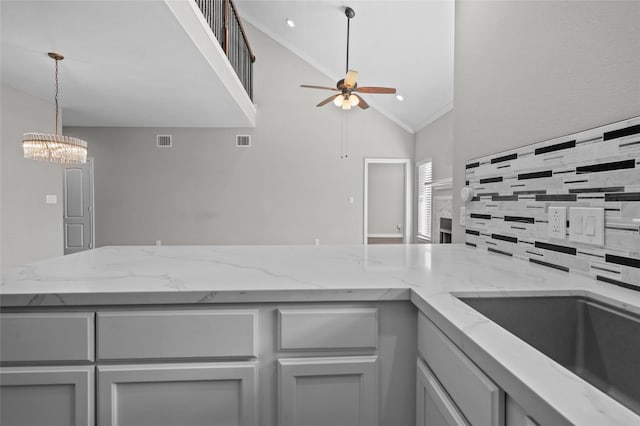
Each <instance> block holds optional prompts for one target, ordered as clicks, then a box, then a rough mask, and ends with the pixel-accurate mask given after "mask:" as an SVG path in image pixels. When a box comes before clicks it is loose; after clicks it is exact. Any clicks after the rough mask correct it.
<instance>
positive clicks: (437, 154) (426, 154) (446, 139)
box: [413, 111, 454, 243]
mask: <svg viewBox="0 0 640 426" xmlns="http://www.w3.org/2000/svg"><path fill="white" fill-rule="evenodd" d="M453 119H454V111H449V112H448V113H446V114H445V115H443V116H442V117H440V118H438V119H437V120H436V121H434V122H433V123H431V124H429V125H428V126H426V127H424V128H422V129H421V130H420V131H418V132H417V133H416V135H415V139H416V143H415V149H414V153H413V158H414V160H415V164H418V163H421V162H423V161H426V160H431V161H432V165H431V167H432V173H433V180H434V182H437V181H439V180H442V179H450V178H451V177H452V173H453V169H452V163H453ZM414 197H415V203H414V206H417V202H418V188H416V190H415V194H414ZM432 197H433V198H432V203H431V204H432V222H431V232H432V234H431V235H432V242H433V243H438V242H439V241H440V218H441V217H445V218H451V188H446V189H442V188H437V189H436V190H434V191H433V195H432ZM414 210H416V209H414ZM416 211H417V210H416ZM414 216H416V217H414V224H413V229H414V234H417V230H418V221H417V219H418V218H417V215H414ZM418 241H419V240H417V239H416V242H418Z"/></svg>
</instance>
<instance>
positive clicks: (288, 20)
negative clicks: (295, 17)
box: [284, 18, 296, 28]
mask: <svg viewBox="0 0 640 426" xmlns="http://www.w3.org/2000/svg"><path fill="white" fill-rule="evenodd" d="M284 22H286V23H287V25H288V26H290V27H291V28H293V27H295V26H296V23H295V22H293V21H292V20H291V19H288V18H287V19H285V21H284Z"/></svg>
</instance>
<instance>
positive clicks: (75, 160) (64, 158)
mask: <svg viewBox="0 0 640 426" xmlns="http://www.w3.org/2000/svg"><path fill="white" fill-rule="evenodd" d="M49 57H51V58H52V59H55V61H56V97H55V101H56V133H55V134H51V133H25V134H24V137H23V139H22V150H23V152H24V158H28V159H30V160H40V161H48V162H51V163H58V164H84V163H86V162H87V142H85V141H83V140H82V139H78V138H72V137H70V136H63V135H60V134H59V133H58V122H59V119H58V112H59V106H58V61H61V60H63V59H64V56H62V55H61V54H59V53H54V52H50V53H49Z"/></svg>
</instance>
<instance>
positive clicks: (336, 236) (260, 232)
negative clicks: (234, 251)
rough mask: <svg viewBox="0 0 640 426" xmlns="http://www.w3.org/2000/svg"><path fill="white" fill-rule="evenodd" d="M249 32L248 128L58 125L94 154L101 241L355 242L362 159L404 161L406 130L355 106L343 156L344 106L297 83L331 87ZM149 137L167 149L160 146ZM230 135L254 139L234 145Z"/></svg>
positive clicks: (409, 138)
mask: <svg viewBox="0 0 640 426" xmlns="http://www.w3.org/2000/svg"><path fill="white" fill-rule="evenodd" d="M247 27H248V28H247V31H248V36H249V39H250V40H251V43H252V48H253V49H254V51H255V54H256V57H257V58H258V59H257V61H256V63H255V68H254V73H255V80H254V87H255V92H254V101H255V103H256V104H257V108H258V115H257V126H256V128H255V129H184V128H183V129H179V128H173V129H167V128H162V129H153V128H84V127H66V128H65V134H68V135H71V136H76V137H82V138H83V139H85V140H87V141H88V143H89V155H91V156H93V157H94V158H95V208H96V210H95V212H96V213H95V214H96V241H97V244H98V245H112V244H154V243H155V241H156V240H161V241H162V243H163V244H313V243H314V239H315V238H318V239H320V243H321V244H338V243H354V244H360V243H361V242H362V228H363V185H364V183H363V175H364V170H363V164H364V158H365V157H392V158H411V156H412V153H413V141H414V137H413V135H412V134H410V133H407V132H406V131H404V130H403V129H401V128H400V127H398V126H397V125H396V124H394V123H392V122H391V121H390V120H388V119H386V118H385V117H384V116H382V115H381V114H379V113H378V112H376V111H375V110H373V109H369V110H367V111H362V110H360V109H354V110H351V111H348V112H346V113H345V116H344V118H345V129H344V136H345V138H344V144H345V145H346V146H347V149H346V152H347V153H348V158H340V157H341V155H342V154H343V127H342V123H343V112H342V111H341V110H339V109H338V108H336V107H335V106H334V105H332V104H329V105H327V106H325V107H323V108H316V107H315V104H317V103H318V102H319V101H320V100H322V99H324V98H326V97H327V96H329V95H330V92H325V91H321V90H310V89H302V88H299V87H298V86H299V85H300V84H302V83H308V84H322V85H332V84H334V82H332V81H330V80H328V79H327V78H326V77H324V76H323V75H321V74H320V73H319V72H318V71H316V70H315V69H314V68H312V67H311V66H310V65H308V64H307V63H305V62H304V61H302V60H301V59H299V58H298V57H297V56H294V55H293V54H292V53H291V52H289V51H288V50H286V49H285V48H283V47H282V46H281V45H279V44H277V43H276V42H274V41H273V40H272V39H271V38H269V37H267V36H265V35H264V34H262V33H261V32H259V31H257V30H256V29H254V28H252V27H251V26H247ZM374 96H375V95H374ZM156 134H172V135H173V136H174V147H173V148H170V149H166V148H165V149H162V148H156V147H155V136H156ZM236 134H250V135H252V144H253V146H252V147H251V148H236V147H235V135H236ZM349 196H354V198H355V203H354V204H349V202H348V201H349Z"/></svg>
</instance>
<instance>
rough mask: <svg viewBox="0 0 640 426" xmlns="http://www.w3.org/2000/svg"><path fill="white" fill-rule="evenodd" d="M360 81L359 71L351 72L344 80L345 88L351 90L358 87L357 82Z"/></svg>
mask: <svg viewBox="0 0 640 426" xmlns="http://www.w3.org/2000/svg"><path fill="white" fill-rule="evenodd" d="M357 79H358V71H354V70H349V72H348V73H347V76H346V77H345V78H344V87H346V88H347V89H351V88H353V87H355V86H356V80H357Z"/></svg>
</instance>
